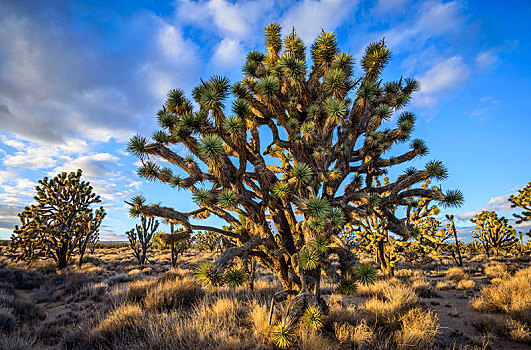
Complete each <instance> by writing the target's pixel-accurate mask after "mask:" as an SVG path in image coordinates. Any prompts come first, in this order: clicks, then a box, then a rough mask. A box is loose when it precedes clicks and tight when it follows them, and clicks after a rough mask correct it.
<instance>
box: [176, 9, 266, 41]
mask: <svg viewBox="0 0 531 350" xmlns="http://www.w3.org/2000/svg"><path fill="white" fill-rule="evenodd" d="M273 6H274V2H273V1H271V0H259V1H239V2H236V3H232V2H229V1H225V0H208V1H198V2H195V1H190V0H181V1H179V3H178V10H177V18H178V19H179V20H180V21H182V22H184V23H193V24H199V25H200V26H202V27H203V28H205V29H209V30H214V32H216V34H218V35H221V36H223V37H230V38H236V39H240V40H241V39H249V40H251V37H252V36H253V35H254V34H255V33H256V31H258V30H261V29H262V28H261V27H262V22H263V21H264V20H265V18H266V17H267V14H268V12H269V11H271V10H272V9H273ZM212 25H214V27H213V26H212Z"/></svg>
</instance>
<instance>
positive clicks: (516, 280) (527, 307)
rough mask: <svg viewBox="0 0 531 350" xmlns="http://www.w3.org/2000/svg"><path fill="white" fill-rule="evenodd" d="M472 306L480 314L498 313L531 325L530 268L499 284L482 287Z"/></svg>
mask: <svg viewBox="0 0 531 350" xmlns="http://www.w3.org/2000/svg"><path fill="white" fill-rule="evenodd" d="M472 306H473V307H474V308H475V309H476V310H478V311H481V312H500V313H505V314H508V315H510V316H511V317H513V318H515V319H517V320H520V321H523V322H525V323H528V324H529V323H531V267H530V268H527V269H524V270H520V271H518V272H517V273H516V274H515V275H514V276H513V277H511V278H508V279H505V280H503V281H502V282H500V283H499V284H496V285H492V286H487V287H484V288H483V289H482V290H481V291H480V295H479V297H478V298H476V299H475V300H473V301H472Z"/></svg>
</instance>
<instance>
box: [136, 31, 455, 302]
mask: <svg viewBox="0 0 531 350" xmlns="http://www.w3.org/2000/svg"><path fill="white" fill-rule="evenodd" d="M280 32H281V28H280V26H279V25H278V24H276V23H272V24H269V25H268V26H267V27H266V29H265V44H266V47H267V53H262V52H258V51H251V52H249V54H248V55H247V61H246V63H245V65H244V67H243V73H244V76H243V78H242V79H241V81H238V82H237V83H235V84H234V85H233V86H232V87H231V84H230V83H229V80H228V79H227V78H224V77H221V76H213V77H212V78H211V79H210V80H207V81H201V83H200V84H199V85H198V86H197V87H195V88H194V89H193V91H192V97H193V99H194V100H195V102H196V103H197V105H198V106H199V108H198V109H197V110H195V109H194V105H193V103H192V102H191V101H190V100H188V99H187V98H186V97H185V95H184V92H183V91H182V90H178V89H176V90H171V91H170V92H169V93H168V99H167V101H166V102H165V104H164V107H163V108H162V110H160V111H159V112H158V122H159V124H160V126H161V128H162V129H161V130H160V131H157V132H155V133H154V135H153V141H152V142H150V141H148V139H146V138H145V137H143V136H139V135H137V136H134V137H133V138H131V140H130V141H129V144H128V150H129V151H130V152H131V153H133V154H135V155H137V156H138V157H140V159H141V160H142V162H143V165H142V166H141V167H140V168H139V170H138V173H139V175H140V176H142V177H145V178H147V179H149V180H159V181H161V182H163V183H167V184H168V185H170V186H172V187H174V188H177V189H187V190H189V191H191V192H192V195H193V200H194V202H195V203H196V204H197V205H198V209H196V210H193V211H190V212H180V211H176V210H174V209H172V208H169V207H164V206H151V205H144V204H142V205H138V204H134V203H131V205H133V206H134V207H135V209H136V210H138V211H139V212H142V213H144V214H146V215H150V216H158V217H163V218H166V219H170V220H173V221H175V222H178V223H180V224H181V225H182V226H183V227H184V228H185V229H186V230H187V231H189V232H192V231H195V230H209V231H212V232H216V233H218V234H219V235H221V236H227V237H229V238H231V239H233V240H234V241H235V242H236V247H232V248H230V249H227V250H226V251H224V252H223V253H222V254H220V256H219V257H218V259H217V261H216V262H215V263H214V264H213V266H212V269H213V270H212V273H211V274H210V276H212V278H213V279H215V278H216V276H219V275H220V273H222V272H223V271H224V270H225V269H226V268H228V267H229V266H230V265H231V262H232V261H233V259H235V258H236V257H256V258H257V259H258V261H259V262H260V263H261V264H262V265H263V266H264V267H265V268H267V269H269V270H270V271H271V272H272V273H273V274H275V275H276V276H277V277H278V279H279V280H280V282H281V283H282V286H283V287H284V289H285V291H286V293H287V294H289V293H292V294H298V295H299V296H301V297H300V298H298V299H297V300H305V302H307V301H308V300H314V301H316V302H317V301H318V300H319V292H320V290H319V281H320V276H321V273H322V272H324V273H326V275H328V277H329V278H330V279H331V280H332V281H334V282H339V281H340V280H341V279H342V278H346V277H348V276H349V275H350V273H351V268H352V267H353V265H354V264H356V263H357V259H356V257H355V255H354V254H353V253H352V252H351V251H350V250H349V249H348V248H347V247H346V246H345V245H344V244H343V242H342V241H341V240H340V239H339V238H338V236H337V234H338V233H339V232H340V231H341V228H342V227H343V226H344V225H345V224H346V223H351V224H352V223H353V224H359V220H360V218H363V217H366V216H368V215H370V214H371V213H372V212H373V210H374V207H375V206H374V205H373V204H374V202H373V201H372V200H371V199H372V198H375V196H378V197H379V199H378V203H376V207H377V208H378V215H379V216H380V217H381V219H382V222H383V225H384V227H385V228H386V229H388V230H390V231H393V232H395V233H397V234H403V235H408V234H409V232H410V229H411V228H410V227H408V225H406V223H405V222H404V221H403V220H400V219H399V218H397V216H396V215H397V212H393V210H392V208H394V207H395V206H397V205H399V206H408V205H410V204H411V203H412V202H413V201H414V200H416V198H418V197H423V198H429V199H432V200H436V201H439V202H440V203H442V204H443V205H458V204H460V203H461V202H462V195H461V193H460V192H459V191H449V192H446V193H443V192H442V191H441V190H440V188H437V187H435V188H430V189H427V188H426V189H424V188H415V184H418V183H421V182H423V181H425V180H427V179H430V178H441V177H444V176H445V175H446V173H447V170H446V168H445V167H444V166H443V164H442V163H441V162H436V161H433V162H430V163H428V165H427V166H426V167H425V168H424V169H419V170H416V169H415V170H411V171H409V172H407V173H404V174H403V175H400V176H399V177H398V178H396V179H395V180H394V181H391V182H389V184H388V185H386V186H381V187H379V186H377V185H376V183H375V180H376V179H377V178H378V177H379V176H381V175H382V174H384V173H385V172H386V171H387V169H388V168H389V167H392V166H398V165H400V164H403V163H406V162H408V161H410V160H412V159H414V158H416V157H419V156H424V155H426V154H427V153H428V148H427V147H426V145H425V144H424V142H422V141H421V140H418V139H415V140H413V141H411V148H410V149H409V150H408V151H406V152H405V153H404V154H400V155H396V156H391V155H390V154H389V150H390V148H391V146H392V145H393V144H394V143H402V142H406V141H407V140H409V138H410V136H411V133H412V131H413V127H414V123H415V116H414V114H412V113H409V112H405V111H403V108H404V107H405V106H406V104H407V103H408V102H409V100H410V99H411V95H412V93H413V92H415V91H416V90H418V89H419V84H418V82H417V81H415V80H413V79H402V78H400V79H399V80H396V81H390V82H387V83H384V82H382V81H381V79H380V74H381V72H382V70H383V68H384V67H385V65H386V64H387V62H388V61H389V59H390V58H391V52H390V51H389V49H388V48H387V47H386V46H385V43H384V41H383V40H382V41H380V42H376V43H372V44H370V45H369V46H368V47H367V49H366V50H365V54H364V55H363V57H362V59H361V66H362V69H363V71H362V72H361V75H359V76H357V77H356V76H355V74H354V58H353V57H352V55H351V54H349V53H346V52H341V51H340V50H339V48H338V42H337V38H336V34H334V33H333V32H325V31H322V32H321V33H320V34H319V35H318V37H317V39H316V41H315V43H314V44H313V45H312V46H311V48H310V52H311V66H310V61H308V60H307V59H306V56H305V52H306V48H305V46H304V44H303V42H302V40H301V39H300V37H298V36H297V34H296V33H295V31H294V30H293V31H292V32H291V33H290V34H289V35H287V36H286V37H284V39H282V37H281V34H280ZM231 92H232V96H231ZM230 99H233V100H232V113H230V112H228V110H227V109H226V108H225V107H226V106H225V104H226V103H227V101H230ZM395 112H396V113H399V116H398V118H397V123H396V126H394V127H391V125H390V124H386V125H383V123H384V122H387V121H390V120H391V118H392V115H393V114H394V113H395ZM387 125H389V126H387ZM175 146H178V147H182V146H184V147H186V148H187V149H188V150H189V152H190V155H189V156H186V157H183V156H181V155H179V154H178V153H177V152H176V151H175V150H173V149H172V148H173V147H175ZM151 158H154V159H158V160H162V161H165V162H167V163H169V164H171V165H174V166H176V167H177V168H180V170H179V172H178V173H177V172H174V171H173V170H171V169H170V168H167V167H161V166H159V165H158V164H157V163H154V162H152V161H151V160H150V159H151ZM383 193H386V195H385V196H383V197H380V195H381V194H383ZM363 201H365V203H362V202H363ZM353 203H359V204H356V205H354V204H353ZM211 214H213V215H216V216H218V217H220V218H221V219H223V220H225V221H226V222H227V223H228V224H230V226H231V227H232V230H225V229H220V228H217V227H210V226H207V225H199V224H197V223H196V222H195V221H194V220H191V219H195V218H197V217H200V218H205V217H206V216H208V215H211ZM239 216H241V217H245V218H246V219H247V220H246V223H245V225H242V222H241V221H240V219H239ZM270 223H271V225H270ZM332 255H335V256H337V257H338V258H339V262H340V268H339V272H338V270H337V269H336V268H335V266H333V265H332V263H331V260H330V257H331V256H332ZM312 297H313V299H312Z"/></svg>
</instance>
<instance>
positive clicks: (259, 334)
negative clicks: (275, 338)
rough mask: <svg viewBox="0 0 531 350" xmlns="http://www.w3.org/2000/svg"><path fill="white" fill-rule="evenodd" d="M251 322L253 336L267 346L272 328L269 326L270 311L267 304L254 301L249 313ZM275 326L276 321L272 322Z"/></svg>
mask: <svg viewBox="0 0 531 350" xmlns="http://www.w3.org/2000/svg"><path fill="white" fill-rule="evenodd" d="M248 317H249V320H250V321H251V325H252V330H253V335H254V337H255V338H256V339H257V341H258V342H260V343H263V344H267V343H269V342H270V339H271V326H270V325H269V310H268V309H267V305H266V304H262V303H259V302H257V301H253V302H252V303H251V304H250V310H249V313H248ZM272 323H273V324H275V323H276V322H275V320H272Z"/></svg>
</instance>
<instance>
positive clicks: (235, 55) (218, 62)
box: [212, 39, 245, 69]
mask: <svg viewBox="0 0 531 350" xmlns="http://www.w3.org/2000/svg"><path fill="white" fill-rule="evenodd" d="M244 57H245V53H244V52H243V48H242V47H241V45H240V42H239V41H238V40H233V39H223V40H222V41H221V42H220V43H219V44H218V46H217V47H216V51H215V53H214V56H213V57H212V63H213V65H214V66H216V67H222V68H224V69H233V68H236V67H239V66H241V65H242V64H243V60H244Z"/></svg>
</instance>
